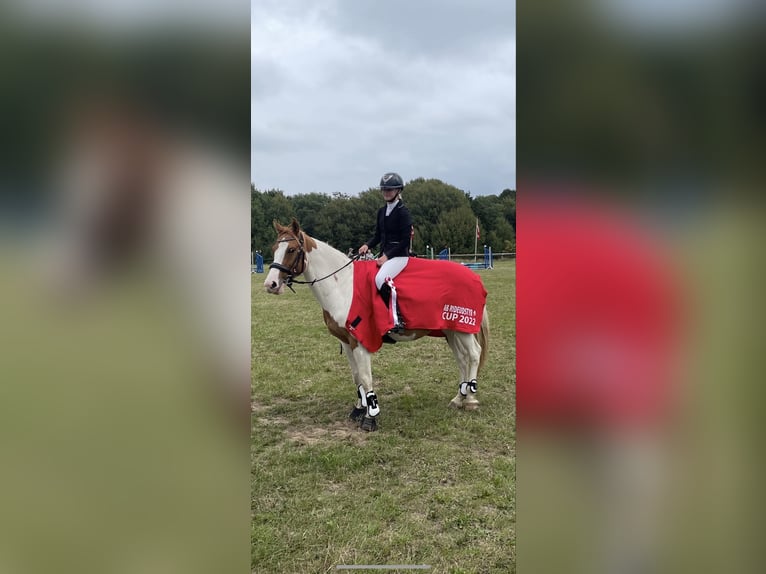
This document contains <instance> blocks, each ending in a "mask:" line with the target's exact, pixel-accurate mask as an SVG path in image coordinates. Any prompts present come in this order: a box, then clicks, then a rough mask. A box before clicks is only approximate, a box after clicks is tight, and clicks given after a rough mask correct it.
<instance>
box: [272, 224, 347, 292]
mask: <svg viewBox="0 0 766 574" xmlns="http://www.w3.org/2000/svg"><path fill="white" fill-rule="evenodd" d="M290 241H297V242H298V245H299V248H298V256H297V257H296V258H295V262H294V264H293V267H292V269H290V268H289V267H286V266H285V265H282V264H281V263H276V262H274V263H272V264H271V265H269V269H278V270H279V271H281V272H282V273H284V274H286V275H287V279H286V280H285V285H287V287H288V289H290V291H292V292H293V293H295V289H293V283H296V284H298V285H313V284H314V283H319V282H320V281H324V280H325V279H329V278H330V277H332V276H333V275H335V274H336V273H338V272H339V271H342V270H343V269H345V268H346V267H348V266H349V265H351V264H352V263H353V262H354V261H356V260H357V259H359V258H360V257H361V255H359V254H356V255H354V256H353V257H352V258H351V259H349V260H348V263H346V264H345V265H343V266H342V267H339V268H338V269H336V270H335V271H333V272H332V273H329V274H328V275H325V276H324V277H320V278H319V279H312V280H311V281H298V280H297V279H296V278H295V277H297V276H298V275H302V274H303V272H304V271H305V270H306V252H305V251H304V250H303V235H302V234H301V237H300V238H296V237H290V238H289V239H280V240H278V241H277V243H286V242H290ZM298 261H300V262H301V263H302V265H301V270H300V272H299V271H298Z"/></svg>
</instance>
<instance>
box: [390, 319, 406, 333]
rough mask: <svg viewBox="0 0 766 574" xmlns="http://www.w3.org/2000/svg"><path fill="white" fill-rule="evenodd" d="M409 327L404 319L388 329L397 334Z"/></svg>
mask: <svg viewBox="0 0 766 574" xmlns="http://www.w3.org/2000/svg"><path fill="white" fill-rule="evenodd" d="M406 329H407V326H406V324H405V323H404V321H401V320H400V321H399V322H398V323H397V324H396V325H394V326H393V327H391V329H390V330H389V331H388V332H389V333H394V334H395V335H398V334H400V333H401V332H402V331H405V330H406Z"/></svg>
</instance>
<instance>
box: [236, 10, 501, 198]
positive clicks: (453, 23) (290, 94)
mask: <svg viewBox="0 0 766 574" xmlns="http://www.w3.org/2000/svg"><path fill="white" fill-rule="evenodd" d="M515 13H516V5H515V0H512V1H508V0H473V1H472V2H465V1H464V0H417V1H415V0H388V1H386V2H380V1H377V0H273V1H272V0H258V1H257V2H254V3H253V4H252V6H251V83H252V86H251V147H252V150H251V154H252V157H251V168H250V169H251V179H252V182H253V183H254V184H255V187H256V188H258V189H261V190H266V189H275V188H276V189H281V190H283V191H284V192H285V193H286V194H288V195H295V194H302V193H312V192H318V193H326V194H332V193H335V192H340V193H345V194H347V195H356V194H358V193H359V192H361V191H365V190H367V189H369V188H370V187H375V186H377V185H378V183H379V181H380V177H381V176H382V175H383V174H384V173H385V172H389V171H395V172H397V173H399V174H400V175H401V176H402V177H403V178H404V180H405V182H406V181H409V180H412V179H415V178H417V177H424V178H438V179H440V180H442V181H444V182H446V183H449V184H451V185H454V186H456V187H458V188H460V189H462V190H463V191H466V192H470V193H471V195H472V196H477V195H488V194H500V193H501V192H502V191H503V190H504V189H506V188H512V189H515V187H516V15H515Z"/></svg>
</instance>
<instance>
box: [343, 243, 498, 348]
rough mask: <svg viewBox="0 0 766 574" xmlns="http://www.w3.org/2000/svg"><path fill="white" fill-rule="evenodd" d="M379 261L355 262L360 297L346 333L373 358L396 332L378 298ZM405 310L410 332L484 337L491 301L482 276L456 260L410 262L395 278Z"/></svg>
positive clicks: (353, 303)
mask: <svg viewBox="0 0 766 574" xmlns="http://www.w3.org/2000/svg"><path fill="white" fill-rule="evenodd" d="M377 272H378V266H377V265H376V263H375V261H355V262H354V295H353V299H352V301H351V308H350V310H349V314H348V317H347V319H346V329H347V330H348V332H349V333H351V334H352V335H353V336H354V338H356V339H357V340H358V341H359V342H360V343H361V344H362V346H364V347H365V348H366V349H367V350H368V351H370V352H371V353H374V352H376V351H377V350H378V349H380V347H381V346H382V341H383V338H384V336H385V334H386V333H388V331H389V330H390V329H391V328H392V327H393V325H394V323H393V319H392V318H391V313H390V311H389V310H388V308H387V307H386V305H385V303H384V302H383V300H382V299H381V298H380V297H379V296H378V290H377V288H376V287H375V275H376V273H377ZM394 284H395V286H396V291H397V298H398V303H399V309H400V311H401V313H402V316H403V317H404V320H405V321H406V323H407V329H408V330H409V329H413V330H421V329H423V330H428V331H431V333H430V335H431V336H433V337H443V336H444V333H443V331H446V330H450V331H460V332H463V333H478V332H479V330H480V329H481V321H482V318H483V314H484V304H485V303H486V300H487V290H486V289H485V288H484V284H483V283H482V281H481V278H480V277H479V275H477V274H476V273H475V272H474V271H471V270H470V269H468V268H467V267H464V266H463V265H460V264H459V263H454V262H452V261H441V260H431V259H418V258H410V260H409V262H408V263H407V267H405V268H404V270H403V271H402V272H401V273H399V275H397V276H396V279H394Z"/></svg>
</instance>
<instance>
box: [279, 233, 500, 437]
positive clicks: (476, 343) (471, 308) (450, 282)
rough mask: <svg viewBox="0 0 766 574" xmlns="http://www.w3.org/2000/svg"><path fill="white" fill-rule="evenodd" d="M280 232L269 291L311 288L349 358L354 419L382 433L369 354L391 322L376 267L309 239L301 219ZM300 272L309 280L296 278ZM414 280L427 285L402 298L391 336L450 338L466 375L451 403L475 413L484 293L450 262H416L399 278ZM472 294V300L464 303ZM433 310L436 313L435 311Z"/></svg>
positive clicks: (483, 348)
mask: <svg viewBox="0 0 766 574" xmlns="http://www.w3.org/2000/svg"><path fill="white" fill-rule="evenodd" d="M274 229H275V230H276V232H277V240H276V243H274V246H273V251H274V262H273V263H272V264H271V265H270V266H269V273H268V274H267V275H266V280H265V281H264V287H265V289H266V291H267V292H268V293H271V294H274V295H280V294H282V293H283V292H284V289H285V286H287V287H290V288H292V284H293V283H301V284H306V285H308V286H309V289H311V292H312V293H313V294H314V296H315V297H316V299H317V301H318V302H319V304H320V305H321V307H322V311H323V315H324V322H325V325H326V326H327V329H328V330H329V331H330V333H331V334H332V335H333V336H335V337H337V338H338V339H339V340H340V342H341V345H342V347H343V351H344V352H345V353H346V356H347V357H348V362H349V365H350V367H351V376H352V378H353V382H354V386H355V387H356V389H357V394H358V398H357V401H356V405H355V406H354V409H353V410H352V411H351V415H350V416H351V419H352V420H355V421H359V422H360V426H361V428H362V429H363V430H366V431H373V430H376V429H377V422H376V417H377V415H378V414H379V413H380V407H379V404H378V398H377V395H376V394H375V391H374V389H373V386H372V366H371V360H370V357H371V355H372V354H373V353H374V352H375V351H377V350H378V349H379V348H380V347H381V340H382V336H383V335H385V334H386V332H387V330H388V329H389V328H390V327H391V326H392V323H391V320H390V314H389V313H387V312H386V308H385V304H384V303H383V301H382V299H381V298H380V297H377V296H376V293H375V285H374V282H373V281H372V277H374V273H371V271H374V270H375V269H376V265H375V263H374V262H368V261H365V262H362V261H354V260H349V258H348V256H347V255H346V254H344V253H341V252H340V251H338V250H337V249H335V248H333V247H331V246H330V245H328V244H327V243H324V242H322V241H319V240H318V239H315V238H313V237H310V236H309V235H308V234H306V233H305V232H304V231H303V230H302V229H301V228H300V225H299V223H298V221H297V220H296V219H293V220H292V223H291V224H290V225H289V226H283V225H280V224H279V223H278V222H277V221H274ZM300 275H303V277H304V279H305V281H297V280H296V279H295V278H296V277H298V276H300ZM416 275H420V276H421V279H422V280H423V281H425V285H426V287H425V288H421V289H410V290H409V291H408V292H407V298H405V291H406V290H405V289H404V288H402V294H400V296H399V302H400V304H401V308H402V313H403V315H404V317H405V319H406V320H407V325H408V329H407V330H405V331H403V332H401V333H398V334H394V333H389V334H387V335H386V336H387V337H390V338H391V339H393V340H394V341H395V342H399V341H414V340H416V339H419V338H421V337H424V336H426V335H430V336H438V337H444V338H445V339H446V340H447V344H448V345H449V347H450V349H452V352H453V354H454V355H455V359H456V360H457V364H458V368H459V370H460V379H459V381H458V382H459V385H458V392H457V394H456V395H455V396H454V398H453V399H452V400H451V401H450V403H449V404H450V406H452V407H455V408H464V409H466V410H474V409H476V408H477V407H478V406H479V401H478V399H477V398H476V393H477V381H476V378H477V376H478V373H479V370H480V368H481V367H482V365H483V364H484V361H485V359H486V356H487V349H488V344H489V319H488V317H487V312H486V307H485V300H486V290H484V287H483V285H482V284H481V280H480V279H479V277H478V275H476V274H475V273H474V272H473V271H470V270H467V269H466V268H465V267H463V266H461V265H458V264H456V263H452V262H448V261H426V260H417V259H413V260H411V261H410V264H409V265H408V266H407V268H405V270H404V271H402V273H400V274H399V275H398V276H397V279H396V283H397V285H399V286H402V285H406V282H407V281H408V278H410V277H415V276H416ZM415 292H417V293H415ZM440 293H441V294H442V295H444V297H440V296H439V294H440ZM466 294H469V295H472V296H473V298H472V299H470V300H469V303H462V302H463V301H464V300H465V296H466ZM416 296H419V297H420V299H415V297H416ZM360 301H361V303H360ZM445 301H446V303H445ZM455 303H458V304H455ZM429 304H430V306H431V307H429ZM435 307H438V309H436V310H435V313H431V312H430V309H431V308H435ZM416 309H419V310H421V311H422V310H423V309H426V310H429V312H428V313H426V315H427V316H426V317H425V318H423V316H422V314H421V316H415V310H416ZM381 317H383V319H381Z"/></svg>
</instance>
